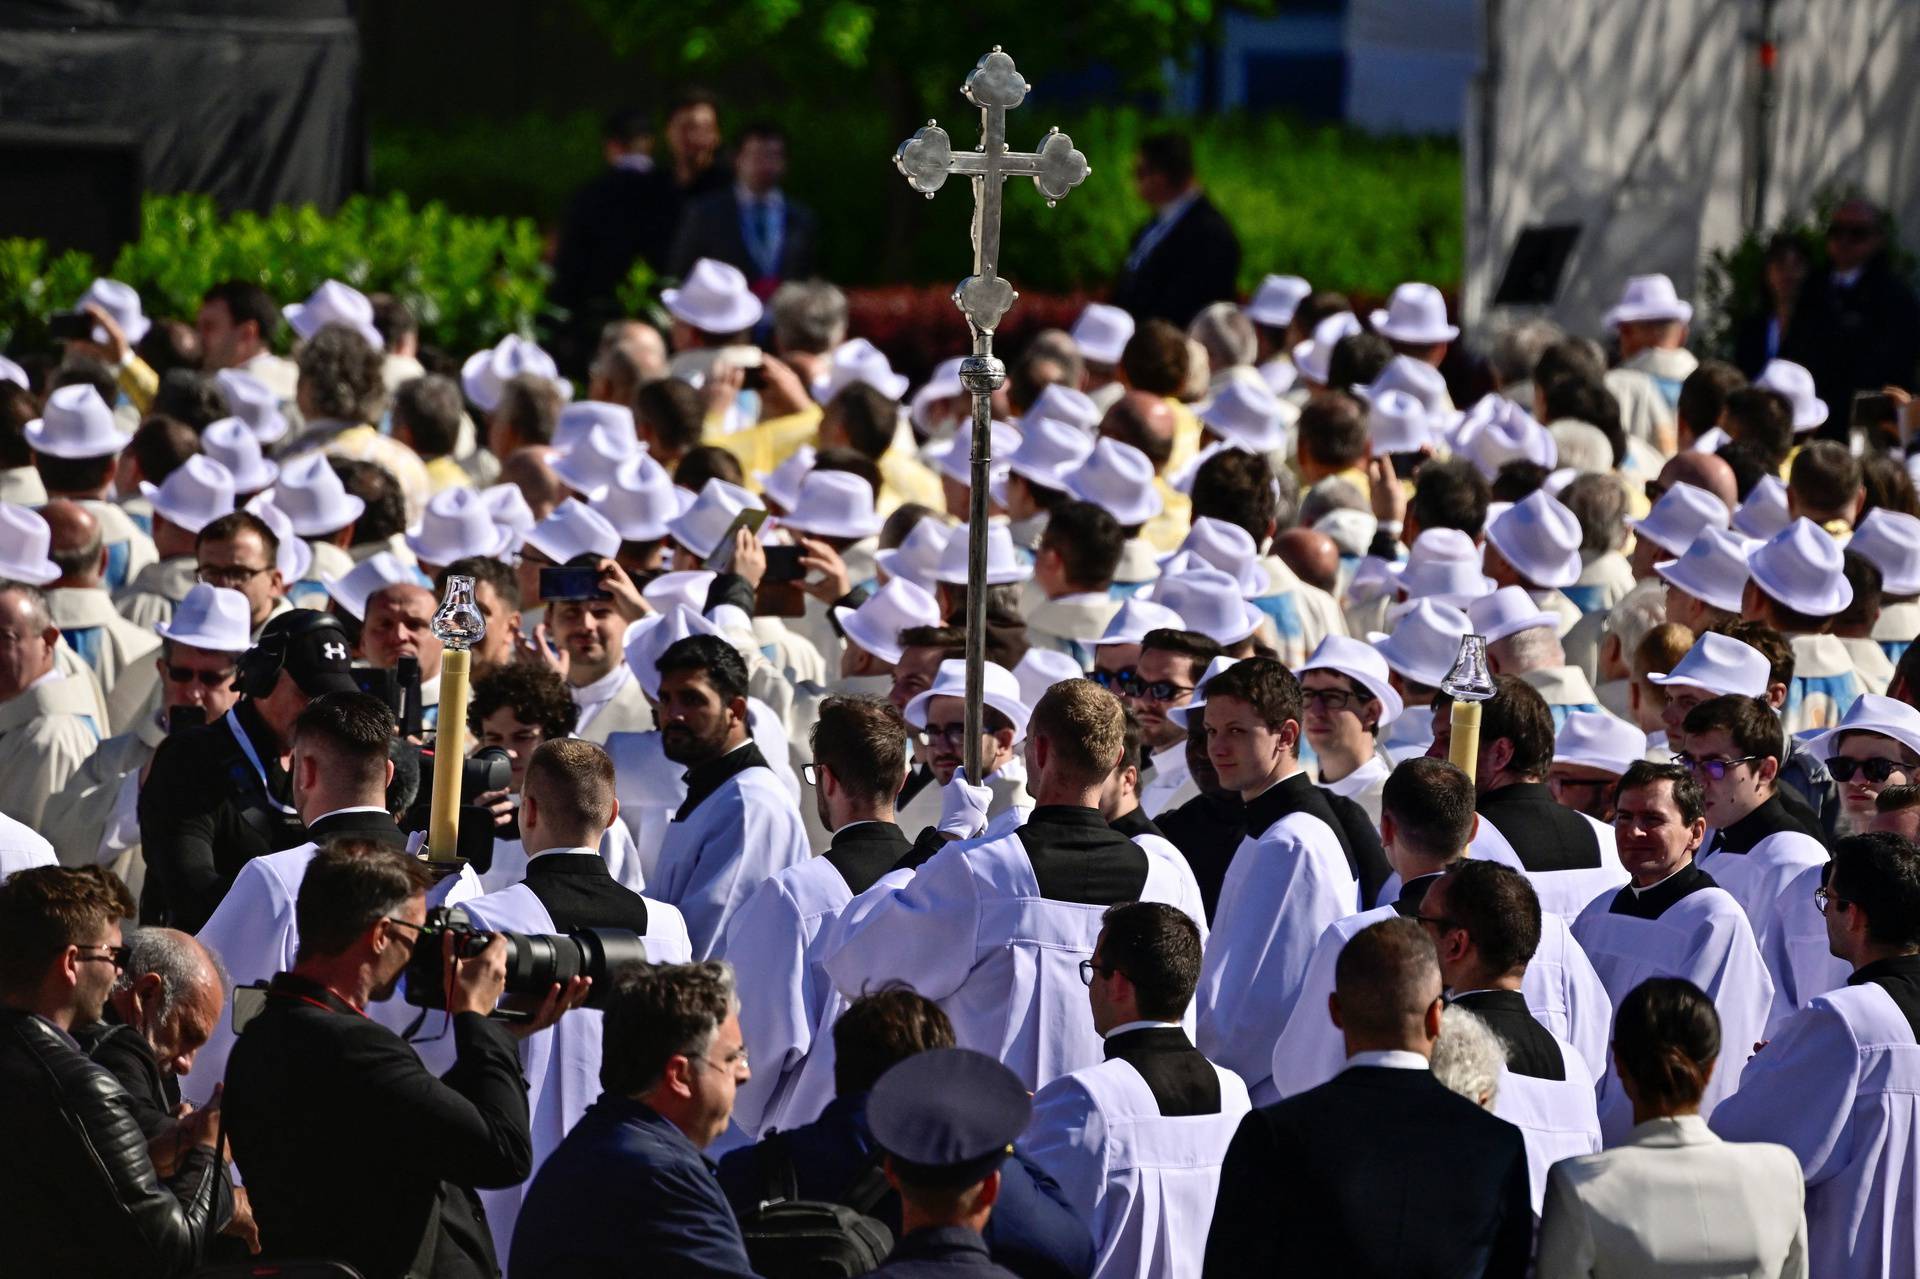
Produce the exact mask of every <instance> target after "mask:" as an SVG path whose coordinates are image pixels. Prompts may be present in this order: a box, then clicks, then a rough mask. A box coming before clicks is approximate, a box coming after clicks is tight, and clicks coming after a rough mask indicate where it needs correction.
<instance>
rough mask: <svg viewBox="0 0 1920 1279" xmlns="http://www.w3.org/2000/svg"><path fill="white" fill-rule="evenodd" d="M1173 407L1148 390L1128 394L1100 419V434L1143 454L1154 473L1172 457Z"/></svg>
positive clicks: (1161, 397) (1163, 397)
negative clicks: (1150, 462) (1149, 460)
mask: <svg viewBox="0 0 1920 1279" xmlns="http://www.w3.org/2000/svg"><path fill="white" fill-rule="evenodd" d="M1173 430H1174V418H1173V405H1172V404H1170V403H1168V401H1167V399H1166V397H1165V396H1162V395H1155V394H1153V393H1152V392H1150V391H1128V392H1127V393H1126V394H1124V395H1122V396H1121V397H1120V398H1119V399H1117V400H1115V401H1114V402H1113V407H1112V408H1110V409H1108V410H1107V415H1106V416H1105V417H1103V418H1101V419H1100V434H1102V435H1104V436H1106V437H1107V438H1108V439H1110V440H1118V441H1120V442H1121V443H1122V444H1131V445H1133V447H1135V448H1137V449H1139V450H1140V451H1141V452H1142V453H1145V454H1146V455H1147V457H1148V458H1149V459H1151V460H1152V462H1153V469H1154V470H1156V471H1159V470H1163V469H1165V467H1166V465H1167V459H1168V458H1169V457H1172V456H1173Z"/></svg>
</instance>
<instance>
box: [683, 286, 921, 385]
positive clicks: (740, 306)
mask: <svg viewBox="0 0 1920 1279" xmlns="http://www.w3.org/2000/svg"><path fill="white" fill-rule="evenodd" d="M684 293H685V290H683V289H663V290H661V293H660V303H661V305H662V306H664V307H666V308H667V314H668V315H671V316H672V317H673V318H674V319H676V320H679V321H680V322H681V323H682V324H687V325H690V326H692V327H693V328H696V329H699V330H700V331H701V332H702V333H714V334H721V335H725V334H728V333H739V332H741V331H743V330H745V329H750V328H752V327H753V326H754V325H756V324H758V323H759V322H760V317H761V316H762V315H763V314H765V311H766V308H765V307H763V306H761V304H760V299H759V298H756V297H754V296H753V295H752V294H751V293H746V294H742V295H740V296H739V297H736V298H731V299H729V304H730V308H731V309H729V310H727V311H725V312H723V313H721V314H718V315H701V314H699V313H698V312H697V311H696V310H694V309H693V308H691V307H686V306H682V305H681V304H680V298H681V297H682V296H683V295H684ZM895 398H896V399H897V398H899V397H897V396H896V397H895Z"/></svg>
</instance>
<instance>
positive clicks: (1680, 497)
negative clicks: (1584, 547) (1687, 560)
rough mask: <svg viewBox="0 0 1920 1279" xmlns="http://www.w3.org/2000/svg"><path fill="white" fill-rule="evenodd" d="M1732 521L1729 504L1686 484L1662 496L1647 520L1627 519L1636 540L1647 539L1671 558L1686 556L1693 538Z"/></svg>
mask: <svg viewBox="0 0 1920 1279" xmlns="http://www.w3.org/2000/svg"><path fill="white" fill-rule="evenodd" d="M1732 522H1733V516H1732V515H1731V514H1730V513H1729V512H1728V511H1727V504H1726V503H1725V502H1722V501H1721V500H1720V499H1719V498H1717V497H1715V496H1714V495H1713V494H1711V493H1709V492H1707V490H1705V489H1703V488H1700V487H1698V486H1696V485H1693V484H1688V483H1686V482H1685V481H1680V482H1677V483H1675V484H1674V485H1673V487H1672V488H1670V489H1668V490H1667V491H1666V492H1664V493H1662V494H1661V495H1660V500H1659V501H1658V502H1655V503H1654V504H1653V509H1652V510H1650V511H1648V512H1647V514H1646V516H1645V518H1643V519H1637V520H1628V521H1627V527H1628V528H1630V529H1632V530H1633V532H1634V536H1635V537H1644V538H1646V539H1647V540H1648V541H1649V542H1652V543H1653V544H1654V545H1655V546H1657V547H1659V548H1660V549H1661V550H1663V551H1666V552H1667V553H1668V554H1670V555H1685V554H1686V553H1687V548H1688V547H1689V546H1692V545H1693V539H1694V538H1696V537H1699V536H1700V534H1701V533H1703V532H1705V531H1706V530H1707V529H1710V528H1726V527H1728V526H1729V525H1730V524H1731V523H1732Z"/></svg>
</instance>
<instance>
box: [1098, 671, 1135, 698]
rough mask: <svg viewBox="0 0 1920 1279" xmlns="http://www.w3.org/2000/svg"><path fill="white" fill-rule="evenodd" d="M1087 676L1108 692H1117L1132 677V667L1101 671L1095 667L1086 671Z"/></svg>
mask: <svg viewBox="0 0 1920 1279" xmlns="http://www.w3.org/2000/svg"><path fill="white" fill-rule="evenodd" d="M1087 678H1088V679H1090V680H1092V681H1093V682H1094V683H1096V684H1098V685H1099V686H1100V687H1101V688H1104V689H1106V690H1107V691H1108V692H1110V693H1117V692H1120V691H1121V690H1123V689H1124V688H1125V687H1126V683H1127V681H1128V680H1130V679H1132V678H1133V668H1132V667H1131V666H1129V667H1128V668H1127V669H1126V670H1124V671H1103V670H1101V669H1099V668H1098V667H1095V668H1094V669H1093V670H1091V671H1088V672H1087Z"/></svg>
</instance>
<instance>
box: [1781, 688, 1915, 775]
mask: <svg viewBox="0 0 1920 1279" xmlns="http://www.w3.org/2000/svg"><path fill="white" fill-rule="evenodd" d="M1848 733H1874V734H1877V735H1878V736H1881V737H1891V738H1892V739H1893V740H1894V741H1896V742H1899V743H1900V744H1901V745H1902V746H1904V747H1906V748H1907V749H1908V750H1910V751H1912V752H1913V753H1914V754H1916V755H1920V710H1915V709H1914V708H1913V707H1911V706H1909V705H1907V704H1906V703H1905V702H1902V701H1896V700H1895V699H1893V698H1891V697H1881V696H1878V695H1876V694H1873V693H1862V694H1860V696H1858V697H1856V698H1854V699H1853V705H1851V706H1849V707H1847V713H1846V714H1845V715H1844V716H1842V717H1841V720H1840V722H1839V723H1838V724H1835V725H1834V726H1833V727H1832V728H1830V729H1828V730H1827V731H1826V732H1824V733H1821V734H1820V735H1819V736H1817V737H1814V738H1812V739H1810V740H1809V741H1808V742H1807V749H1808V750H1810V751H1812V752H1813V757H1814V758H1815V759H1825V758H1827V756H1829V755H1830V754H1832V753H1833V752H1834V751H1836V750H1838V749H1840V739H1841V738H1842V737H1844V736H1845V735H1846V734H1848Z"/></svg>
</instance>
